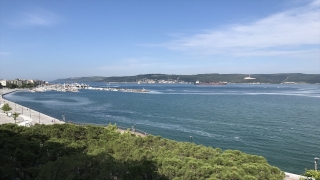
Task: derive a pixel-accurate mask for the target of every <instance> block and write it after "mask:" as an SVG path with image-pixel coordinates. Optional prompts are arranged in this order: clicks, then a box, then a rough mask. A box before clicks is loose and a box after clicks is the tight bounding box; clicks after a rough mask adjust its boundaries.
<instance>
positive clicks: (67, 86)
mask: <svg viewBox="0 0 320 180" xmlns="http://www.w3.org/2000/svg"><path fill="white" fill-rule="evenodd" d="M80 89H89V90H100V91H119V92H135V93H146V92H149V91H148V90H146V89H144V88H142V89H125V88H115V87H110V83H109V85H108V87H91V86H90V85H87V84H78V83H63V84H60V83H59V84H45V85H41V86H37V87H35V88H30V89H29V92H46V91H58V92H79V90H80Z"/></svg>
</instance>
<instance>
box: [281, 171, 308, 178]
mask: <svg viewBox="0 0 320 180" xmlns="http://www.w3.org/2000/svg"><path fill="white" fill-rule="evenodd" d="M285 174H286V177H285V178H284V179H283V180H300V179H307V177H305V176H300V175H297V174H292V173H288V172H285Z"/></svg>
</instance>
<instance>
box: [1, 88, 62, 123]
mask: <svg viewBox="0 0 320 180" xmlns="http://www.w3.org/2000/svg"><path fill="white" fill-rule="evenodd" d="M17 91H25V90H22V89H18V90H16V89H1V96H0V107H2V106H3V105H4V104H5V103H8V104H9V106H10V107H11V108H12V110H11V111H9V112H11V113H14V112H17V113H19V114H20V115H19V116H18V118H17V123H16V124H18V125H20V126H28V125H35V124H45V125H52V124H64V123H65V122H63V121H61V120H58V119H55V118H53V117H51V116H48V115H46V114H43V113H41V112H38V111H35V110H33V109H30V108H29V107H24V106H22V105H20V104H17V103H15V102H11V101H9V100H7V99H5V98H3V95H6V94H10V93H14V92H17ZM9 119H12V122H10V120H9ZM4 123H14V120H13V118H12V117H8V116H7V115H6V114H4V113H2V111H1V113H0V124H4Z"/></svg>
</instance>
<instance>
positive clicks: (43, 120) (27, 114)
mask: <svg viewBox="0 0 320 180" xmlns="http://www.w3.org/2000/svg"><path fill="white" fill-rule="evenodd" d="M0 91H1V96H0V104H1V105H2V104H4V103H8V104H9V105H10V107H11V108H12V110H11V111H10V112H17V113H22V114H21V115H20V116H19V117H20V118H21V119H22V122H26V121H28V120H29V119H31V121H32V123H33V125H34V124H45V125H52V124H63V123H65V122H63V121H60V120H57V119H55V118H53V117H50V116H48V115H45V114H42V113H40V112H38V111H35V110H32V109H29V108H27V107H24V106H21V105H19V104H17V103H15V102H11V101H9V100H7V99H4V98H3V97H2V96H3V95H6V94H10V93H14V92H17V91H26V90H23V89H18V90H17V89H1V90H0ZM1 105H0V106H1ZM39 116H40V123H39V121H38V120H39ZM3 117H7V116H6V115H5V114H4V113H2V111H1V113H0V124H4V123H3V121H2V120H3V119H4V118H3ZM19 117H18V119H19ZM7 118H9V119H11V123H14V120H13V118H12V117H7ZM53 119H55V122H52V120H53ZM5 123H7V122H5ZM17 124H19V125H20V123H17ZM118 131H119V132H120V133H124V132H125V130H122V129H120V128H119V129H118ZM130 132H131V133H132V134H136V135H140V136H142V137H144V136H145V135H144V134H142V133H138V132H132V131H130ZM284 173H285V175H286V177H285V178H284V180H298V179H299V178H303V176H300V175H297V174H293V173H288V172H284Z"/></svg>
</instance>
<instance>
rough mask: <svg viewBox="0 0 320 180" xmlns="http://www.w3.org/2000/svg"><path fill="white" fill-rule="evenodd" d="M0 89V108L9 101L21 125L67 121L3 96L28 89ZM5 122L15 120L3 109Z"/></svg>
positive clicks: (137, 133)
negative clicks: (17, 114)
mask: <svg viewBox="0 0 320 180" xmlns="http://www.w3.org/2000/svg"><path fill="white" fill-rule="evenodd" d="M0 91H1V96H0V108H1V107H2V105H3V104H5V103H8V104H9V106H10V107H11V108H12V110H11V111H9V112H11V113H14V112H17V113H19V114H20V115H19V117H18V118H17V122H18V121H19V122H18V123H16V124H18V125H20V126H30V125H35V124H45V125H52V124H64V123H66V122H64V121H61V120H58V119H56V118H53V117H51V116H48V115H46V114H43V113H41V112H38V111H35V110H33V109H30V108H29V107H24V106H22V105H20V104H17V103H15V102H11V101H9V100H7V99H5V98H3V95H6V94H10V93H14V92H17V91H27V90H24V89H1V90H0ZM21 120H22V121H21ZM52 121H53V122H52ZM4 123H14V120H13V118H12V117H9V116H7V115H6V114H5V113H2V111H1V113H0V124H4ZM67 123H68V122H67ZM71 124H75V125H84V124H81V123H77V122H71ZM93 125H96V124H93ZM101 126H104V125H101ZM117 128H118V132H120V133H124V132H126V131H127V129H128V128H121V127H118V126H117ZM137 131H139V130H137ZM137 131H132V130H130V132H131V134H135V135H137V136H141V137H145V136H147V135H150V134H149V133H146V132H144V133H142V132H137Z"/></svg>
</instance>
